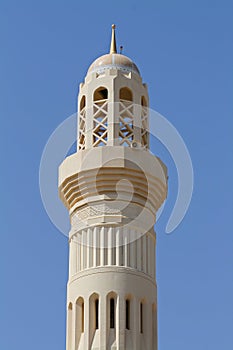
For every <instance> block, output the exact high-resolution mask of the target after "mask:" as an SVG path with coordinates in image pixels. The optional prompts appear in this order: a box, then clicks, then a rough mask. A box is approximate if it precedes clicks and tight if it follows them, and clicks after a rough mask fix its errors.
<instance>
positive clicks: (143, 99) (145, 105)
mask: <svg viewBox="0 0 233 350" xmlns="http://www.w3.org/2000/svg"><path fill="white" fill-rule="evenodd" d="M141 105H142V106H143V107H147V102H146V98H145V96H142V97H141Z"/></svg>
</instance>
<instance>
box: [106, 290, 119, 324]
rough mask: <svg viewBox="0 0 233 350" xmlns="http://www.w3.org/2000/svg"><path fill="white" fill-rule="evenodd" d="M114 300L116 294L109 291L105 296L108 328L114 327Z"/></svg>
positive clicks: (115, 299) (115, 300)
mask: <svg viewBox="0 0 233 350" xmlns="http://www.w3.org/2000/svg"><path fill="white" fill-rule="evenodd" d="M116 302H117V295H116V293H114V292H110V293H109V294H108V296H107V310H108V311H107V313H108V324H109V326H108V327H109V329H115V328H116Z"/></svg>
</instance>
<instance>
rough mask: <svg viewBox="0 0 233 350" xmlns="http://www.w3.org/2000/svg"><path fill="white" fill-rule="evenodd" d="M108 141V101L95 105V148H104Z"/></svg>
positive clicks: (101, 101)
mask: <svg viewBox="0 0 233 350" xmlns="http://www.w3.org/2000/svg"><path fill="white" fill-rule="evenodd" d="M107 140H108V100H98V101H95V102H94V105H93V147H97V146H103V145H106V144H107Z"/></svg>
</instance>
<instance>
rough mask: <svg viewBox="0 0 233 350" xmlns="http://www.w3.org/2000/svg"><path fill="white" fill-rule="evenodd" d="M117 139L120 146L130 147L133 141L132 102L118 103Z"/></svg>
mask: <svg viewBox="0 0 233 350" xmlns="http://www.w3.org/2000/svg"><path fill="white" fill-rule="evenodd" d="M119 112H120V117H119V126H120V128H119V139H120V145H123V146H130V145H131V143H132V141H133V136H134V131H133V118H134V117H133V102H132V101H123V100H121V101H120V105H119Z"/></svg>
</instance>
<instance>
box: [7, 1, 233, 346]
mask: <svg viewBox="0 0 233 350" xmlns="http://www.w3.org/2000/svg"><path fill="white" fill-rule="evenodd" d="M0 6H1V8H0V9H1V11H0V32H1V47H2V50H1V55H0V61H1V86H0V90H1V91H0V92H1V93H0V98H1V103H0V106H1V107H0V108H1V126H2V127H1V131H2V135H1V149H2V155H1V161H2V171H1V175H0V176H1V188H2V189H1V193H2V195H1V199H2V204H1V227H2V230H1V231H2V232H1V240H2V244H1V254H0V258H1V268H2V272H1V282H2V283H1V289H0V297H1V302H2V305H1V310H2V311H1V319H0V322H1V333H2V335H1V339H0V348H1V349H2V350H13V349H16V348H17V349H24V350H31V349H32V348H33V350H41V349H56V350H64V349H65V303H66V281H67V270H68V265H67V262H68V255H67V254H68V249H67V239H66V237H64V236H63V235H61V234H60V233H59V232H58V231H57V229H56V228H55V227H54V226H53V225H52V223H51V222H50V220H49V218H48V216H47V214H46V212H45V210H44V208H43V205H42V202H41V199H40V192H39V185H38V171H39V163H40V157H41V153H42V150H43V147H44V145H45V143H46V141H47V139H48V137H49V136H50V134H51V133H52V131H53V130H54V129H55V128H56V127H57V125H58V124H59V123H61V122H62V121H63V120H64V119H66V118H67V117H68V116H70V115H71V114H73V113H74V112H75V111H76V96H77V93H78V86H79V83H80V82H82V80H83V78H84V76H85V73H86V70H87V68H88V66H89V65H90V63H91V62H92V61H93V60H94V59H95V58H96V57H98V56H99V55H101V54H104V53H106V52H107V50H108V46H109V38H110V27H111V24H112V23H116V24H117V41H118V46H119V45H123V46H124V54H126V55H127V56H129V57H131V58H132V59H133V60H134V61H135V62H136V63H137V65H138V67H139V68H140V71H141V74H142V76H143V79H144V81H145V82H147V84H148V86H149V93H150V106H151V108H153V109H155V110H157V111H159V112H160V113H161V114H162V115H164V116H165V117H166V118H167V119H169V120H170V121H171V122H172V123H173V125H174V126H175V127H176V128H177V129H178V130H179V132H180V134H181V135H182V137H183V139H184V140H185V142H186V145H187V147H188V149H189V151H190V154H191V157H192V161H193V166H194V174H195V183H194V193H193V199H192V203H191V206H190V209H189V211H188V214H187V215H186V217H185V219H184V220H183V222H182V224H181V225H180V226H179V227H178V228H177V230H176V231H175V232H174V233H173V234H171V235H166V234H165V233H164V231H165V226H166V222H167V220H168V218H169V215H170V213H171V210H172V207H173V205H174V202H175V197H176V193H177V175H176V170H175V166H174V164H173V161H172V159H171V157H170V155H169V154H168V152H167V151H166V149H165V148H164V147H163V146H162V145H160V144H159V143H158V142H156V141H153V142H154V143H153V147H154V148H155V152H156V153H157V154H158V155H159V156H160V157H161V158H162V159H163V161H164V162H165V163H166V164H167V166H168V171H169V194H168V200H167V204H166V207H165V210H164V213H163V215H162V217H161V219H160V220H159V222H158V225H157V228H156V231H157V273H158V296H159V298H158V302H159V350H170V349H179V350H187V349H188V350H196V349H199V350H208V349H210V350H219V349H224V350H228V349H232V347H233V332H232V330H233V298H232V296H233V234H232V226H233V225H232V224H233V222H232V221H233V220H232V216H233V215H232V214H233V213H232V207H233V205H232V204H233V203H232V202H233V193H232V192H233V189H232V178H233V166H232V160H233V159H232V158H233V156H232V149H233V142H232V132H233V130H232V129H233V122H232V92H233V80H232V62H233V45H232V32H233V28H232V27H233V21H232V16H233V5H232V3H231V2H230V1H226V0H225V1H214V0H212V1H207V0H203V1H200V0H196V1H189V0H186V1H184V0H177V1H166V0H163V1H146V0H145V1H143V2H141V1H140V2H139V1H138V2H137V1H117V2H110V1H105V0H103V1H101V2H96V3H95V2H90V1H89V2H88V1H86V2H80V1H52V0H51V1H44V0H41V1H37V2H36V1H33V2H32V1H25V0H22V1H20V2H17V1H1V2H0Z"/></svg>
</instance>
